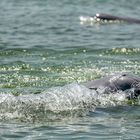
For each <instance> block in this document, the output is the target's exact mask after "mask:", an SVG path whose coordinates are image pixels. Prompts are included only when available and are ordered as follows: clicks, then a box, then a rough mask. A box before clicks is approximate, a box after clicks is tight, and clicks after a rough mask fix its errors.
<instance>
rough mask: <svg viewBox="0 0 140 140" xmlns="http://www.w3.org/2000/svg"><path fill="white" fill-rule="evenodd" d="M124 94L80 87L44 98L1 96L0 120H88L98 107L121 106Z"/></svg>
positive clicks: (59, 90) (48, 92)
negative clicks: (89, 115) (104, 92)
mask: <svg viewBox="0 0 140 140" xmlns="http://www.w3.org/2000/svg"><path fill="white" fill-rule="evenodd" d="M124 101H125V94H122V93H121V94H120V93H116V94H106V95H105V94H100V93H97V92H96V91H94V90H90V89H88V88H86V87H85V86H83V85H79V84H77V83H74V84H69V85H66V86H63V87H55V88H51V89H48V90H46V91H44V92H42V93H41V94H29V95H20V96H14V95H11V94H0V119H1V120H16V121H24V122H38V121H39V122H40V121H51V120H52V121H54V120H59V119H63V118H66V117H79V116H85V115H87V114H88V113H89V112H90V111H94V110H95V109H96V107H97V106H102V107H105V106H110V105H113V106H115V105H118V104H122V102H124Z"/></svg>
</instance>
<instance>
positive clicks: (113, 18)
mask: <svg viewBox="0 0 140 140" xmlns="http://www.w3.org/2000/svg"><path fill="white" fill-rule="evenodd" d="M94 18H95V19H96V20H101V21H125V22H128V23H137V24H140V19H136V18H130V17H122V16H114V15H110V14H103V13H97V14H96V15H95V16H94Z"/></svg>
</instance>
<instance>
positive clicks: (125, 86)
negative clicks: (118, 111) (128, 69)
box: [84, 74, 140, 99]
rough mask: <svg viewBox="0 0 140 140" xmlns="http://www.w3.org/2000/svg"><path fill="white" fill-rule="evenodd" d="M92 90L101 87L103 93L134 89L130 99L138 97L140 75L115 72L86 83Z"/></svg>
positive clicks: (129, 96)
mask: <svg viewBox="0 0 140 140" xmlns="http://www.w3.org/2000/svg"><path fill="white" fill-rule="evenodd" d="M84 85H85V86H86V87H87V88H89V89H91V90H97V91H98V90H99V89H101V90H102V91H103V93H105V94H106V93H112V92H113V93H114V92H116V91H127V90H130V89H133V94H128V95H127V96H126V97H127V98H128V99H134V98H137V97H138V96H139V95H140V77H138V76H136V75H130V74H114V75H110V76H107V77H103V78H101V79H96V80H92V81H88V82H86V83H84Z"/></svg>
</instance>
